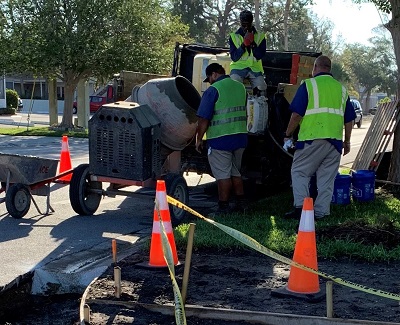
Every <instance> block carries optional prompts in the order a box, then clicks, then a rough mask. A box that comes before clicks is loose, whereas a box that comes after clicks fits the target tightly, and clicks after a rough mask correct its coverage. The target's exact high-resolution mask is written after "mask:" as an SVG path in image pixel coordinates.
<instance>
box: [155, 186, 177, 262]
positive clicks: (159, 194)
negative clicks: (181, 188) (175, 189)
mask: <svg viewBox="0 0 400 325" xmlns="http://www.w3.org/2000/svg"><path fill="white" fill-rule="evenodd" d="M156 200H157V202H158V209H159V210H160V211H159V212H158V211H157V207H154V217H153V231H152V235H151V244H150V261H149V266H152V267H166V266H167V262H166V260H165V258H164V253H163V249H162V240H161V231H162V228H161V225H160V219H159V213H160V216H161V220H162V222H163V225H164V228H165V232H166V233H167V237H168V242H169V245H170V246H171V251H172V257H173V259H174V264H175V265H177V264H178V263H179V261H178V255H177V253H176V246H175V238H174V233H173V231H172V224H171V216H170V214H169V208H168V202H167V191H166V187H165V181H163V180H158V181H157V188H156Z"/></svg>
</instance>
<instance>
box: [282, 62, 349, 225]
mask: <svg viewBox="0 0 400 325" xmlns="http://www.w3.org/2000/svg"><path fill="white" fill-rule="evenodd" d="M331 67H332V63H331V60H330V59H329V58H328V57H327V56H324V55H321V56H319V57H318V58H317V59H316V60H315V62H314V68H313V71H312V76H313V78H310V79H306V80H304V82H303V83H302V84H301V86H300V87H299V89H298V90H297V92H296V95H295V97H294V98H293V101H292V103H291V105H290V109H291V111H292V115H291V117H290V121H289V124H288V127H287V129H286V133H285V135H284V138H285V139H284V142H286V141H288V140H290V139H291V136H292V134H293V132H294V131H295V130H296V128H297V126H298V125H300V130H299V135H298V141H297V142H296V151H295V153H294V158H293V164H292V188H293V197H294V208H295V209H294V210H293V211H291V212H289V213H286V214H285V217H286V218H295V219H300V217H301V211H302V206H303V202H304V199H305V198H306V197H309V196H310V193H309V183H310V178H311V176H313V175H314V174H316V178H317V189H318V195H317V198H316V200H315V204H314V214H315V219H320V218H323V217H326V216H329V214H330V203H331V200H332V194H333V187H334V182H335V177H336V174H337V173H338V169H339V164H340V155H341V153H342V150H343V155H347V154H348V153H349V152H350V137H351V131H352V129H353V122H354V119H355V118H356V115H355V112H354V109H353V107H352V105H351V103H350V99H349V95H348V93H347V90H346V88H345V87H343V86H342V85H341V84H340V83H339V82H338V81H336V80H335V79H334V78H333V76H332V74H331ZM343 124H344V142H343V141H342V140H343Z"/></svg>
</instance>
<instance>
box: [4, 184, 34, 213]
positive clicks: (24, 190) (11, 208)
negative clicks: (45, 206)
mask: <svg viewBox="0 0 400 325" xmlns="http://www.w3.org/2000/svg"><path fill="white" fill-rule="evenodd" d="M30 207H31V192H30V190H29V187H28V186H26V185H24V184H21V183H16V184H13V185H11V186H10V187H9V188H8V191H7V193H6V208H7V211H8V213H9V214H10V215H11V216H12V217H13V218H15V219H21V218H22V217H23V216H25V215H26V214H27V213H28V211H29V208H30Z"/></svg>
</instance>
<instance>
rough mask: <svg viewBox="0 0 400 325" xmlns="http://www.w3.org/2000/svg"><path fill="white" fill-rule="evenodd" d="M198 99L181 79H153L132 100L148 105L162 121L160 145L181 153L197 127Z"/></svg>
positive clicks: (198, 96) (192, 88)
mask: <svg viewBox="0 0 400 325" xmlns="http://www.w3.org/2000/svg"><path fill="white" fill-rule="evenodd" d="M200 99H201V98H200V95H199V93H198V92H197V90H196V88H194V87H193V85H192V84H191V83H190V81H189V80H187V79H186V78H184V77H182V76H177V77H174V78H160V79H152V80H149V81H148V82H146V83H145V84H144V85H142V86H136V87H135V88H133V90H132V100H133V101H134V102H137V103H139V104H141V105H143V104H147V105H148V106H149V107H150V108H151V110H152V111H153V112H154V113H155V114H156V115H157V117H158V118H159V119H160V121H161V143H162V144H163V145H165V146H166V147H168V148H170V149H172V150H182V149H184V148H185V147H186V146H187V145H188V144H189V142H190V141H191V140H192V139H193V137H194V135H195V133H196V127H197V116H196V112H197V108H198V107H199V104H200Z"/></svg>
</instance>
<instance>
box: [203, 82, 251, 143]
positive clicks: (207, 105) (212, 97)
mask: <svg viewBox="0 0 400 325" xmlns="http://www.w3.org/2000/svg"><path fill="white" fill-rule="evenodd" d="M225 78H229V76H228V75H225V76H221V77H219V78H218V79H217V80H216V82H217V81H220V80H223V79H225ZM218 97H219V94H218V91H217V89H215V87H208V89H207V90H206V91H205V92H204V94H203V97H202V98H201V102H200V106H199V109H198V110H197V116H198V117H201V118H204V119H206V120H209V121H211V120H212V118H213V115H214V107H215V103H216V102H217V100H218ZM207 146H208V147H211V148H213V149H217V150H225V151H233V150H236V149H239V148H245V147H246V146H247V134H245V133H239V134H231V135H224V136H222V137H218V138H213V139H207Z"/></svg>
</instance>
